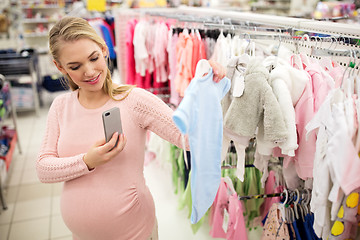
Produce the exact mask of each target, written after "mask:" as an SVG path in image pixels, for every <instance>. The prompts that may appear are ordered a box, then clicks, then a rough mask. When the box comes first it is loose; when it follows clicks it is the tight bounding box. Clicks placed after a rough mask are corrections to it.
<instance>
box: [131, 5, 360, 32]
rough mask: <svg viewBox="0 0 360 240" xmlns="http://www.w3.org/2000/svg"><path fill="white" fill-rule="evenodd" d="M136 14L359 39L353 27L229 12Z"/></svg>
mask: <svg viewBox="0 0 360 240" xmlns="http://www.w3.org/2000/svg"><path fill="white" fill-rule="evenodd" d="M136 11H138V13H140V14H146V15H151V16H162V17H168V18H173V19H178V20H180V21H192V22H203V23H221V22H220V21H221V20H223V21H224V22H225V23H226V22H229V21H230V22H231V23H232V24H237V23H248V24H260V25H266V26H273V27H274V28H291V29H294V30H301V31H306V32H314V33H322V34H330V35H338V36H343V37H348V38H350V37H351V38H359V39H360V27H359V26H358V25H356V24H345V23H336V22H326V21H317V20H312V19H304V18H293V17H283V16H273V15H265V14H257V13H251V12H239V11H231V10H230V11H229V10H220V9H213V8H196V7H187V6H183V7H179V8H173V9H171V8H170V9H161V8H155V9H151V10H149V9H139V10H136ZM214 16H215V17H214Z"/></svg>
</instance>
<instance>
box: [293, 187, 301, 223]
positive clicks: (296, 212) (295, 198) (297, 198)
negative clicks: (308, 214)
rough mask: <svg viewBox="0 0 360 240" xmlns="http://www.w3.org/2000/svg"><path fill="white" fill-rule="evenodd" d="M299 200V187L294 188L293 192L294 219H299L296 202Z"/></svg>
mask: <svg viewBox="0 0 360 240" xmlns="http://www.w3.org/2000/svg"><path fill="white" fill-rule="evenodd" d="M299 201H300V193H299V189H295V193H294V211H295V217H296V219H299V218H300V216H299V209H298V204H299Z"/></svg>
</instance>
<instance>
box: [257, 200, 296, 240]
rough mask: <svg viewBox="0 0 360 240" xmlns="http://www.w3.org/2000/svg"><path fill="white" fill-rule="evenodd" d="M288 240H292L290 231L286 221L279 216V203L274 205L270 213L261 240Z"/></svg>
mask: <svg viewBox="0 0 360 240" xmlns="http://www.w3.org/2000/svg"><path fill="white" fill-rule="evenodd" d="M277 239H278V240H287V239H290V236H289V230H288V227H287V225H286V224H285V221H284V220H283V219H282V218H281V214H279V210H278V203H274V204H273V205H272V206H271V208H270V211H269V214H268V217H267V220H266V223H265V226H264V231H263V234H262V236H261V240H277Z"/></svg>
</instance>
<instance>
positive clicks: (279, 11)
mask: <svg viewBox="0 0 360 240" xmlns="http://www.w3.org/2000/svg"><path fill="white" fill-rule="evenodd" d="M290 5H291V0H259V1H257V2H253V3H251V11H252V12H256V13H264V14H274V15H283V16H287V15H289V12H290Z"/></svg>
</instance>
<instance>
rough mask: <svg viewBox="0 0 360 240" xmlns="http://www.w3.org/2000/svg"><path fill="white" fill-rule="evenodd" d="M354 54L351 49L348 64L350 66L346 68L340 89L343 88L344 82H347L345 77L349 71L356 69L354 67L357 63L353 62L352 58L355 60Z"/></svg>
mask: <svg viewBox="0 0 360 240" xmlns="http://www.w3.org/2000/svg"><path fill="white" fill-rule="evenodd" d="M353 53H354V51H353V50H352V49H350V57H349V63H348V65H347V66H346V68H345V71H344V73H343V76H342V79H341V84H340V88H343V84H344V80H345V75H346V73H347V71H348V70H349V69H351V68H354V66H355V63H354V62H352V61H351V60H352V58H353Z"/></svg>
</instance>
